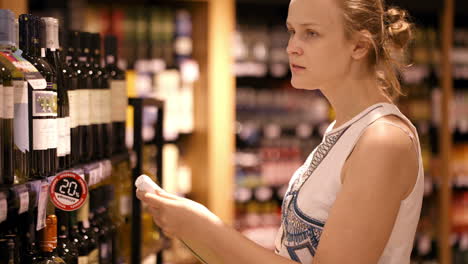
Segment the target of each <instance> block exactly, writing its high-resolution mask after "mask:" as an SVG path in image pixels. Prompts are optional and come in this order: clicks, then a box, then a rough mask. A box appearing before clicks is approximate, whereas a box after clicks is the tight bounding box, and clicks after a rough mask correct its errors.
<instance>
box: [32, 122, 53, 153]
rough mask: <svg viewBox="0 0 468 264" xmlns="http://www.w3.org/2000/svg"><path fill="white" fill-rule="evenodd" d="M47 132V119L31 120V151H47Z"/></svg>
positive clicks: (48, 126) (48, 128)
mask: <svg viewBox="0 0 468 264" xmlns="http://www.w3.org/2000/svg"><path fill="white" fill-rule="evenodd" d="M49 132H50V123H49V119H34V120H33V150H47V149H48V141H49Z"/></svg>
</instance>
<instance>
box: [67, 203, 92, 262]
mask: <svg viewBox="0 0 468 264" xmlns="http://www.w3.org/2000/svg"><path fill="white" fill-rule="evenodd" d="M86 206H87V205H86V203H85V205H83V206H82V207H81V208H80V209H78V211H75V212H72V213H71V215H70V226H71V234H70V237H71V238H72V240H73V241H72V243H74V244H75V245H76V247H77V248H78V263H89V261H88V260H89V256H88V255H89V248H90V239H89V236H88V232H87V230H88V228H89V221H88V216H87V215H86V210H85V208H84V207H86Z"/></svg>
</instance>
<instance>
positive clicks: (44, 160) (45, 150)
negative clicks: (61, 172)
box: [19, 14, 57, 178]
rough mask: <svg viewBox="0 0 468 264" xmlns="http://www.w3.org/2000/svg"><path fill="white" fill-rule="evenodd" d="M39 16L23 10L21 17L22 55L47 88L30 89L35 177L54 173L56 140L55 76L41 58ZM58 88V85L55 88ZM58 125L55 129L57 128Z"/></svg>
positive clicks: (32, 154)
mask: <svg viewBox="0 0 468 264" xmlns="http://www.w3.org/2000/svg"><path fill="white" fill-rule="evenodd" d="M37 22H38V19H36V18H35V17H34V16H32V15H27V14H23V15H20V17H19V30H20V34H19V36H20V38H19V46H20V49H21V50H22V51H23V57H24V58H25V59H26V60H28V61H29V62H31V64H33V65H34V67H35V68H36V69H37V70H38V71H39V72H40V74H41V75H42V76H43V77H44V78H45V79H46V82H47V88H46V89H44V90H33V91H32V92H31V103H32V104H33V107H32V113H31V115H32V119H33V120H32V130H33V133H32V134H33V137H32V139H30V140H32V144H31V145H32V153H31V162H30V166H31V167H30V173H31V176H32V177H36V178H44V177H47V176H49V175H51V174H53V173H54V171H53V168H54V164H53V163H54V160H55V159H53V157H54V154H55V156H56V152H57V148H56V147H57V146H56V142H55V149H54V148H53V145H54V144H53V142H49V141H50V139H52V138H53V137H52V136H51V134H53V133H55V140H56V127H57V126H56V115H57V111H56V105H57V104H56V103H57V92H56V83H57V81H56V77H55V74H54V72H53V71H52V69H51V67H50V66H49V64H48V63H47V62H46V61H45V60H43V59H42V58H40V45H39V39H38V32H37V24H35V23H37ZM54 88H55V89H54ZM54 127H55V130H54Z"/></svg>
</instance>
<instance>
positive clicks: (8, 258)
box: [0, 236, 20, 264]
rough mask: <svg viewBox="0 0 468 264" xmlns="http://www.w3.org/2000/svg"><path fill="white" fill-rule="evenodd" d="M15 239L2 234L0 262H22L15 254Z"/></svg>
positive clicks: (0, 237)
mask: <svg viewBox="0 0 468 264" xmlns="http://www.w3.org/2000/svg"><path fill="white" fill-rule="evenodd" d="M15 248H16V245H15V240H14V239H13V238H9V237H7V236H0V256H1V258H0V264H20V262H19V259H18V257H17V256H16V254H15Z"/></svg>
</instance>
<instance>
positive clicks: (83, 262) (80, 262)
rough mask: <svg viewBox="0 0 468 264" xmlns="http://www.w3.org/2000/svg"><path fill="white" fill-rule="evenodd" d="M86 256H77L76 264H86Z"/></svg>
mask: <svg viewBox="0 0 468 264" xmlns="http://www.w3.org/2000/svg"><path fill="white" fill-rule="evenodd" d="M88 263H89V262H88V256H79V257H78V264H88Z"/></svg>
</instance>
